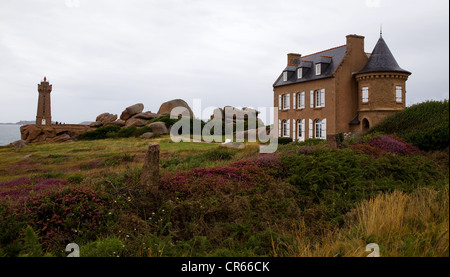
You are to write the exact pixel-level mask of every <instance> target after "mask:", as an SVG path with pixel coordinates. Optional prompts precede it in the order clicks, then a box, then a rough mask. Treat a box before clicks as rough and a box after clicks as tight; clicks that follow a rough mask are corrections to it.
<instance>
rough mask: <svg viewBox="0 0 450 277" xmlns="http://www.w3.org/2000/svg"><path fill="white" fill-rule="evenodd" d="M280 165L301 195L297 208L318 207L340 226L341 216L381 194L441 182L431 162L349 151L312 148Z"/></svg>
mask: <svg viewBox="0 0 450 277" xmlns="http://www.w3.org/2000/svg"><path fill="white" fill-rule="evenodd" d="M282 161H283V168H286V169H287V172H288V179H287V180H288V181H289V183H290V184H292V185H294V186H295V187H296V188H298V189H299V192H300V194H301V195H302V197H301V199H300V202H299V203H300V205H301V206H302V207H308V206H309V205H311V204H317V205H320V206H321V207H322V208H325V210H324V212H325V214H326V215H327V217H329V219H334V220H335V221H336V222H341V221H342V215H343V214H345V213H346V212H348V211H349V210H350V209H352V208H354V207H355V203H358V202H359V201H361V200H363V199H366V198H368V197H371V196H374V195H376V194H377V193H379V192H381V191H392V190H394V189H397V190H401V191H411V189H413V188H416V187H418V186H429V185H431V184H442V183H436V182H438V180H442V179H445V175H444V174H443V173H441V172H439V171H438V170H437V169H436V165H435V164H434V163H433V162H432V161H428V160H426V159H425V158H424V157H423V156H419V155H411V156H398V155H392V154H389V153H386V154H385V155H383V156H381V157H379V158H378V159H373V158H372V157H371V156H369V155H365V154H360V152H354V151H352V150H351V149H342V150H330V149H322V148H316V149H315V150H314V151H313V152H308V154H302V153H301V150H298V151H296V152H288V153H287V154H286V155H284V156H283V157H282Z"/></svg>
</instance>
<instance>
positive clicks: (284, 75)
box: [283, 71, 288, 82]
mask: <svg viewBox="0 0 450 277" xmlns="http://www.w3.org/2000/svg"><path fill="white" fill-rule="evenodd" d="M287 74H288V73H287V71H284V72H283V81H284V82H286V81H287V80H288V75H287Z"/></svg>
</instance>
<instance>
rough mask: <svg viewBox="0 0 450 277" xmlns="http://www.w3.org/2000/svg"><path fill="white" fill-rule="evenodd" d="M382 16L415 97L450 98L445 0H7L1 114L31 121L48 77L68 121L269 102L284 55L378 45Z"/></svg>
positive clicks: (1, 32)
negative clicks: (349, 42) (197, 103)
mask: <svg viewBox="0 0 450 277" xmlns="http://www.w3.org/2000/svg"><path fill="white" fill-rule="evenodd" d="M380 24H382V25H383V37H384V39H385V41H386V43H387V44H388V46H389V48H390V50H391V52H392V53H393V54H394V56H395V58H396V60H397V62H398V63H399V65H400V66H401V67H402V68H404V69H406V70H408V71H411V72H412V75H411V76H410V78H409V80H408V81H407V99H406V100H407V105H408V106H409V105H412V104H415V103H419V102H423V101H425V100H431V99H433V100H443V99H448V98H449V1H447V0H428V1H417V0H412V1H411V0H367V1H366V0H316V1H311V0H307V1H304V0H285V1H282V0H271V1H264V0H237V1H235V0H220V1H218V0H198V1H197V0H164V1H163V0H146V1H144V0H142V1H139V0H34V1H31V0H1V1H0V122H17V121H19V120H35V118H36V110H37V99H38V92H37V84H38V83H40V81H41V80H42V79H43V77H44V76H47V79H48V80H49V81H50V83H51V84H52V85H53V91H52V119H53V120H56V121H62V122H65V123H80V122H82V121H94V120H95V118H96V116H97V115H99V114H100V113H103V112H110V113H115V114H118V115H119V116H120V113H121V112H122V111H123V110H124V109H125V108H126V107H127V106H130V105H133V104H135V103H143V104H144V106H145V107H144V111H152V112H157V111H158V109H159V106H160V105H161V103H163V102H165V101H168V100H171V99H176V98H181V99H184V100H185V101H186V102H187V103H188V104H189V105H190V106H191V107H192V105H193V102H194V99H201V101H202V102H201V103H202V108H206V107H208V106H215V107H223V106H226V105H231V106H236V107H245V106H247V107H254V108H258V107H270V106H273V88H272V85H273V83H274V81H275V80H276V79H277V77H278V76H279V74H280V73H281V71H282V70H283V69H284V67H285V66H286V54H287V53H292V52H294V53H301V54H303V55H307V54H311V53H314V52H318V51H321V50H325V49H328V48H331V47H335V46H340V45H344V44H345V42H346V38H345V36H346V35H348V34H358V35H362V36H365V50H366V52H371V51H372V50H373V47H374V46H375V44H376V42H377V40H378V38H379V29H380ZM196 116H198V115H196ZM202 117H203V118H204V117H205V115H203V116H202Z"/></svg>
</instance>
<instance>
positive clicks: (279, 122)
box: [278, 119, 281, 137]
mask: <svg viewBox="0 0 450 277" xmlns="http://www.w3.org/2000/svg"><path fill="white" fill-rule="evenodd" d="M278 137H281V119H280V120H278Z"/></svg>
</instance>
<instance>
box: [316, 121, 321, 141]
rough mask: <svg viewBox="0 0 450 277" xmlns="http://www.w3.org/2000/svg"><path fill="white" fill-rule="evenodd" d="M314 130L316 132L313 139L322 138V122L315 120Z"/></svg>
mask: <svg viewBox="0 0 450 277" xmlns="http://www.w3.org/2000/svg"><path fill="white" fill-rule="evenodd" d="M314 129H315V131H316V132H315V134H314V137H315V138H322V120H320V119H316V121H314Z"/></svg>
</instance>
